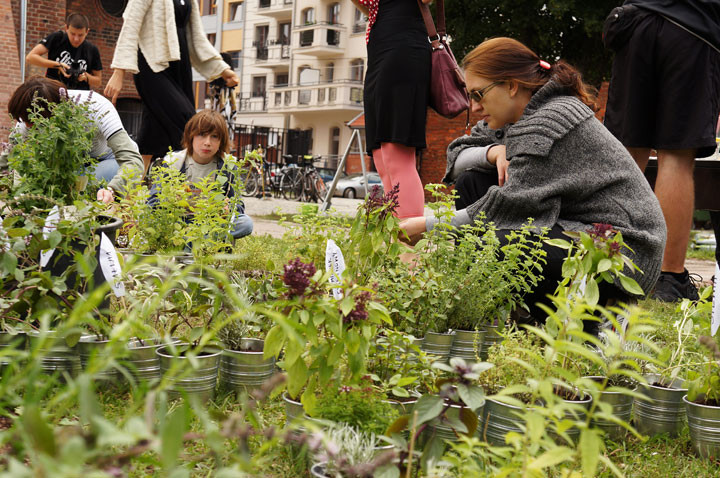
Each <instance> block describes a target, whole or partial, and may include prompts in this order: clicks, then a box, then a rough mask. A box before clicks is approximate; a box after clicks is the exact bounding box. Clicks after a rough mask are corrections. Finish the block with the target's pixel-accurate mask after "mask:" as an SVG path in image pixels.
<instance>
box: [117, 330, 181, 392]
mask: <svg viewBox="0 0 720 478" xmlns="http://www.w3.org/2000/svg"><path fill="white" fill-rule="evenodd" d="M170 340H171V342H172V343H175V344H177V343H179V342H180V340H178V339H175V338H173V339H170ZM163 345H167V342H165V341H164V340H163V339H142V340H140V339H132V340H130V341H129V342H128V344H127V348H128V354H127V357H126V358H125V359H124V360H123V365H125V366H126V367H127V368H128V370H129V371H130V373H131V374H132V376H133V377H134V378H135V380H137V381H146V382H151V381H153V380H159V379H160V378H161V377H162V372H161V371H160V357H159V356H158V355H157V354H156V353H155V351H156V350H157V349H158V348H160V347H162V346H163Z"/></svg>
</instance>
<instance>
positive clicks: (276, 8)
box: [257, 0, 293, 19]
mask: <svg viewBox="0 0 720 478" xmlns="http://www.w3.org/2000/svg"><path fill="white" fill-rule="evenodd" d="M292 9H293V2H292V0H258V11H257V12H258V14H259V15H264V16H266V17H273V18H277V19H286V18H291V17H292Z"/></svg>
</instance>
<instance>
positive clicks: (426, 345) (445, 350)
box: [422, 332, 455, 362]
mask: <svg viewBox="0 0 720 478" xmlns="http://www.w3.org/2000/svg"><path fill="white" fill-rule="evenodd" d="M454 337H455V332H450V333H438V332H427V333H426V334H425V338H423V342H422V349H423V350H424V351H425V352H427V353H428V354H430V355H433V356H435V357H434V359H435V360H439V361H443V362H444V361H446V360H447V359H448V357H449V356H450V349H451V348H452V343H453V338H454Z"/></svg>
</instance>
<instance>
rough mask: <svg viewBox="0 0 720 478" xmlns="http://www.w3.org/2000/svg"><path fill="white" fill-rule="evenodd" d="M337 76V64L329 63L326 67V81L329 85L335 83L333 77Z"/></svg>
mask: <svg viewBox="0 0 720 478" xmlns="http://www.w3.org/2000/svg"><path fill="white" fill-rule="evenodd" d="M334 76H335V63H332V62H330V63H328V64H327V66H325V81H327V82H328V83H330V82H332V81H333V77H334Z"/></svg>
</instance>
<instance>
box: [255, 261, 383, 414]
mask: <svg viewBox="0 0 720 478" xmlns="http://www.w3.org/2000/svg"><path fill="white" fill-rule="evenodd" d="M328 279H329V274H324V275H323V274H322V273H321V272H319V271H316V270H315V266H314V265H313V264H305V263H303V262H302V261H300V259H295V260H293V261H291V262H290V263H288V264H287V265H286V266H285V272H284V274H283V285H282V287H281V291H280V292H281V295H280V296H279V297H278V298H277V299H276V300H272V301H269V302H267V303H265V304H262V305H261V306H258V308H257V309H258V311H259V312H260V313H261V314H263V315H265V316H267V317H269V318H270V319H271V320H272V321H273V322H274V325H273V327H272V328H271V329H270V330H269V332H268V334H267V336H266V338H265V348H264V353H265V357H266V358H270V357H278V356H279V354H280V352H281V351H282V350H284V357H283V360H282V361H280V362H279V363H278V365H279V366H280V368H281V369H283V370H285V371H286V372H287V374H288V382H287V392H288V395H289V398H290V399H293V400H298V399H300V401H301V402H302V404H303V406H304V408H305V411H306V412H307V413H309V414H312V413H313V410H314V407H315V403H316V394H317V392H318V391H319V390H322V389H323V388H324V387H326V386H327V385H328V383H330V382H331V380H333V379H336V380H339V381H342V382H343V383H346V384H348V385H354V384H356V383H358V381H359V380H360V378H361V377H363V376H364V375H365V374H366V373H367V357H368V350H369V347H370V341H371V340H372V338H373V337H374V336H375V335H376V331H377V327H378V326H379V325H381V324H382V323H389V322H390V319H389V316H388V313H387V311H386V310H385V308H384V307H383V306H381V305H380V304H378V303H377V302H374V301H373V300H372V292H371V291H370V290H368V289H366V288H362V287H358V286H349V285H347V284H344V285H341V286H340V287H342V289H343V291H344V296H343V298H342V299H339V300H338V299H335V298H333V297H332V294H330V289H331V288H337V287H338V286H337V285H333V284H330V283H329V282H328ZM289 412H290V410H289ZM289 414H292V413H289Z"/></svg>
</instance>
